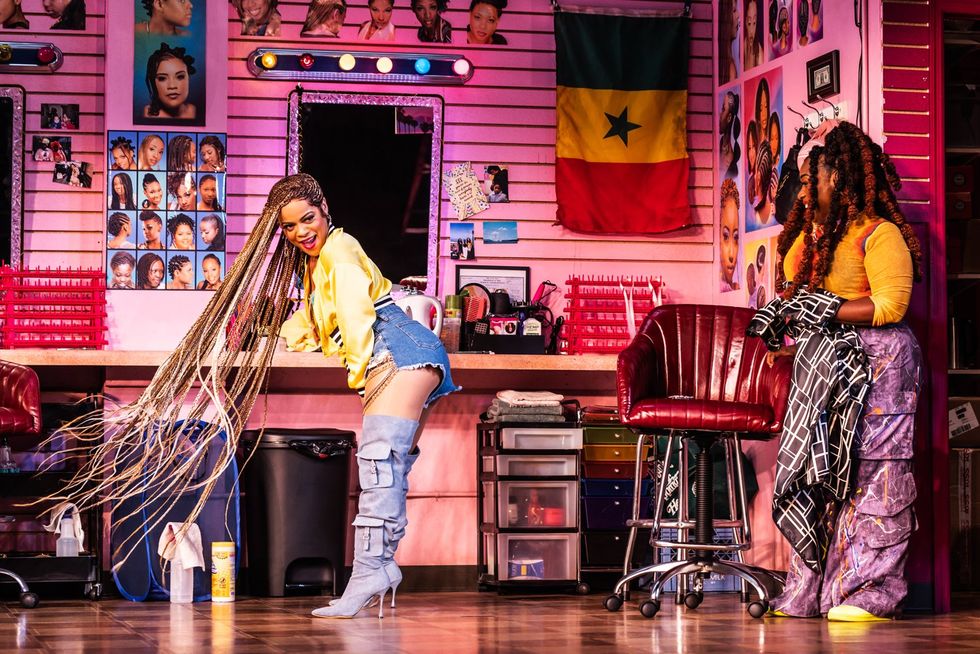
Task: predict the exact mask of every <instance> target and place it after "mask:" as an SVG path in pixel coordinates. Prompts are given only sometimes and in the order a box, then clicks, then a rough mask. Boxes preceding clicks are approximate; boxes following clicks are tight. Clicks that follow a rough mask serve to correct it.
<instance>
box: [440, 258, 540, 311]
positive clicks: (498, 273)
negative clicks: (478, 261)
mask: <svg viewBox="0 0 980 654" xmlns="http://www.w3.org/2000/svg"><path fill="white" fill-rule="evenodd" d="M474 283H475V284H480V285H481V286H483V287H485V288H486V289H487V290H488V291H490V292H491V293H493V292H494V291H497V290H504V291H507V294H508V295H510V301H511V303H521V302H527V301H528V300H529V299H530V297H531V269H530V268H528V267H527V266H467V265H460V266H456V289H457V290H458V289H460V288H462V287H463V286H465V285H467V284H474Z"/></svg>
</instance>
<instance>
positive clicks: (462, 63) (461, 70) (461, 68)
mask: <svg viewBox="0 0 980 654" xmlns="http://www.w3.org/2000/svg"><path fill="white" fill-rule="evenodd" d="M453 72H454V73H456V74H457V75H459V76H460V77H466V75H467V74H468V73H469V72H470V62H469V61H467V60H466V59H457V60H456V61H454V62H453Z"/></svg>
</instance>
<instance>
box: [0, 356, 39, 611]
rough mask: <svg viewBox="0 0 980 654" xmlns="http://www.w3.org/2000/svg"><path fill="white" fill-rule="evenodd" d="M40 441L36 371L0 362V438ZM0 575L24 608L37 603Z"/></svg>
mask: <svg viewBox="0 0 980 654" xmlns="http://www.w3.org/2000/svg"><path fill="white" fill-rule="evenodd" d="M40 440H41V386H40V383H39V382H38V379H37V373H35V372H34V371H33V370H32V369H31V368H28V367H27V366H22V365H20V364H18V363H12V362H10V361H0V441H4V442H9V443H10V445H11V447H13V448H15V449H27V448H29V447H32V446H34V445H37V444H38V442H39V441H40ZM0 575H5V576H7V577H10V578H12V579H13V580H14V581H15V582H17V585H18V586H20V603H21V604H22V605H23V606H24V607H25V608H29V609H30V608H34V607H35V606H37V601H38V598H37V595H36V594H35V593H32V592H31V591H30V589H29V588H28V587H27V583H26V582H25V581H24V580H23V579H22V578H21V577H20V575H17V574H15V573H13V572H11V571H10V570H5V569H4V568H2V567H0Z"/></svg>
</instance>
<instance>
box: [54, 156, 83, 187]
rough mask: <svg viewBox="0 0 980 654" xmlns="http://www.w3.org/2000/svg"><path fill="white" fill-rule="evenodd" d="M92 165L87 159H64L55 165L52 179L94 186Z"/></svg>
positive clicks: (63, 182) (68, 184)
mask: <svg viewBox="0 0 980 654" xmlns="http://www.w3.org/2000/svg"><path fill="white" fill-rule="evenodd" d="M91 169H92V165H91V164H90V163H89V162H87V161H64V162H60V163H56V164H55V165H54V175H53V176H52V177H51V181H52V182H55V183H56V184H65V185H67V186H76V187H79V188H92V173H91V172H90V171H91Z"/></svg>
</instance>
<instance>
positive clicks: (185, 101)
mask: <svg viewBox="0 0 980 654" xmlns="http://www.w3.org/2000/svg"><path fill="white" fill-rule="evenodd" d="M133 2H134V3H135V18H136V24H135V27H134V36H133V123H134V124H136V125H189V126H198V127H199V126H203V125H204V124H205V123H204V121H205V118H206V116H207V106H206V102H207V98H206V94H205V91H204V89H205V82H206V71H205V63H206V44H207V42H208V39H207V38H206V34H205V26H206V25H207V22H206V7H207V3H206V2H196V3H192V2H174V1H172V0H166V1H164V0H133Z"/></svg>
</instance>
